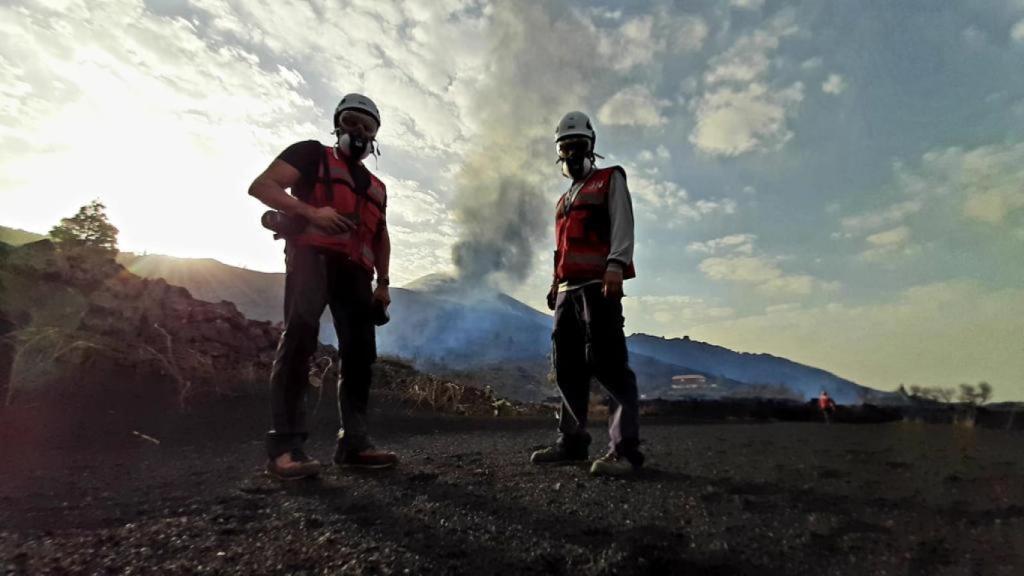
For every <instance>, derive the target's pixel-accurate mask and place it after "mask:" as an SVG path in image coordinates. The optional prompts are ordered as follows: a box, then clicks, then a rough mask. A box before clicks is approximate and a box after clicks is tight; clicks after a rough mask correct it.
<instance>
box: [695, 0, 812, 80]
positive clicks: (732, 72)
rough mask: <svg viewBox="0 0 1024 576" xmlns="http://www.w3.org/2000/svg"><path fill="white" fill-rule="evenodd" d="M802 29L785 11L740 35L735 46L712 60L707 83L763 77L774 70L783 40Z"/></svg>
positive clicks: (705, 76) (788, 12)
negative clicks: (774, 63)
mask: <svg viewBox="0 0 1024 576" xmlns="http://www.w3.org/2000/svg"><path fill="white" fill-rule="evenodd" d="M799 30H800V29H799V27H798V26H797V25H796V23H795V22H794V14H793V12H790V11H784V12H782V13H780V14H779V15H777V16H775V17H773V18H772V19H771V20H769V21H768V22H767V23H766V24H765V26H763V27H762V28H760V29H758V30H755V31H754V32H751V33H749V34H745V35H743V36H740V37H739V38H737V39H736V41H735V42H734V43H733V45H732V46H730V47H729V48H728V49H726V50H725V51H724V52H722V53H721V54H718V55H716V56H714V57H712V58H711V60H710V61H709V63H708V70H707V71H706V72H705V73H704V82H705V84H707V85H709V86H713V85H716V84H720V83H722V82H736V83H746V82H752V81H754V80H757V79H760V78H763V77H764V76H765V75H767V73H768V72H769V71H770V69H771V66H772V58H773V57H774V55H775V52H776V50H778V48H779V44H780V43H781V41H782V39H783V38H786V37H788V36H792V35H794V34H796V33H797V32H799Z"/></svg>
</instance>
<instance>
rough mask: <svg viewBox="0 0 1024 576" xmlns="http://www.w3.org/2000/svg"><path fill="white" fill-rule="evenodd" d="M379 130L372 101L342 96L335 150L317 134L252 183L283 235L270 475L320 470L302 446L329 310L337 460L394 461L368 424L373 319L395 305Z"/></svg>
mask: <svg viewBox="0 0 1024 576" xmlns="http://www.w3.org/2000/svg"><path fill="white" fill-rule="evenodd" d="M379 127H380V113H379V112H378V111H377V106H376V105H374V103H373V101H372V100H370V99H369V98H367V97H366V96H363V95H361V94H348V95H346V96H345V97H344V98H342V99H341V102H339V103H338V106H337V108H336V109H335V111H334V133H335V135H336V136H337V142H336V143H335V144H334V145H333V146H324V145H322V144H321V143H320V142H317V141H316V140H307V141H304V142H298V143H295V144H292V145H291V146H289V147H288V148H286V149H285V150H284V151H283V152H281V154H280V155H278V157H277V159H275V160H274V161H273V162H272V163H271V164H270V166H269V167H268V168H267V169H266V170H264V171H263V173H262V174H260V175H259V176H257V177H256V179H255V180H254V181H253V183H252V185H251V186H250V187H249V194H251V195H252V196H255V197H256V198H258V199H259V200H260V201H262V202H263V203H264V204H266V205H267V206H270V207H271V208H273V209H275V210H276V211H277V212H268V213H267V214H265V215H264V225H265V226H267V227H269V228H271V229H273V230H275V231H276V232H277V233H278V235H279V236H283V237H284V238H285V240H286V245H285V255H286V264H287V273H286V280H285V297H284V300H285V302H284V309H285V318H284V333H283V334H282V335H281V341H280V342H279V344H278V347H277V353H276V355H275V358H274V367H273V370H272V372H271V376H270V393H271V413H272V423H273V428H272V429H271V430H270V432H268V434H267V456H268V458H269V461H268V463H267V472H268V473H269V474H271V475H273V476H276V477H278V478H282V479H295V478H304V477H307V476H313V475H316V474H317V473H318V472H319V470H320V463H319V462H317V461H316V460H314V459H312V458H310V457H309V456H308V455H306V453H305V452H304V451H303V445H304V443H305V440H306V437H307V435H308V431H307V424H306V411H305V395H306V392H307V389H308V385H309V380H308V378H309V359H310V357H311V356H312V354H313V353H314V352H315V351H316V348H317V336H318V334H319V329H320V316H321V315H322V314H323V311H324V307H325V306H330V309H331V315H332V316H333V318H334V328H335V330H336V331H337V334H338V342H339V347H340V350H339V356H340V359H341V368H340V372H339V378H338V412H339V416H340V419H341V428H340V430H339V433H338V445H337V450H336V452H335V455H334V462H335V463H336V464H339V465H342V466H355V467H365V468H387V467H391V466H394V465H395V464H396V463H397V461H398V458H397V456H396V455H395V454H393V453H391V452H382V451H378V450H375V449H374V448H373V446H372V445H371V444H370V442H369V438H368V436H367V430H366V408H367V402H368V399H369V391H370V380H371V371H370V367H371V365H372V364H373V362H374V361H375V360H376V357H377V349H376V334H375V324H381V323H383V322H385V321H386V319H387V306H388V304H390V302H391V297H390V295H389V293H388V265H389V261H390V258H391V240H390V238H389V236H388V229H387V225H386V222H385V211H386V208H387V193H386V190H385V187H384V183H383V182H381V181H380V180H378V179H377V177H376V176H374V175H373V174H371V173H370V171H369V170H367V168H366V166H364V165H363V160H364V159H365V158H366V157H367V156H368V155H370V154H371V153H374V152H375V151H376V148H375V145H374V142H375V138H376V135H377V129H378V128H379ZM289 189H290V190H291V194H289V193H288V192H287V190H289ZM375 271H376V275H377V287H376V289H373V288H372V284H371V283H372V279H373V275H374V272H375Z"/></svg>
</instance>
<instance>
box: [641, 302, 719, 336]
mask: <svg viewBox="0 0 1024 576" xmlns="http://www.w3.org/2000/svg"><path fill="white" fill-rule="evenodd" d="M622 308H623V316H625V317H626V330H627V331H628V332H644V333H647V334H659V335H661V334H663V335H668V336H682V335H684V334H686V333H687V330H688V329H689V328H690V327H691V326H693V325H695V324H703V323H707V322H715V321H720V320H724V319H728V318H732V317H734V316H735V315H736V311H735V310H733V309H732V308H730V307H728V306H722V305H721V304H720V303H718V302H717V301H708V300H704V299H702V298H697V297H692V296H630V297H628V298H625V299H623V300H622Z"/></svg>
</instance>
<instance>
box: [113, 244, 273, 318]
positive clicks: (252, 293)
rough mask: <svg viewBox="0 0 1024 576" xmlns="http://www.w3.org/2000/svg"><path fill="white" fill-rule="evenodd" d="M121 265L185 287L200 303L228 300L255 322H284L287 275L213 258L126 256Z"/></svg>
mask: <svg viewBox="0 0 1024 576" xmlns="http://www.w3.org/2000/svg"><path fill="white" fill-rule="evenodd" d="M117 262H118V263H119V264H121V265H122V266H124V267H125V268H127V269H128V271H129V272H131V273H133V274H135V275H137V276H142V277H143V278H163V279H164V280H167V282H169V283H171V284H174V285H175V286H184V287H185V288H188V291H189V292H190V293H191V294H192V295H193V296H194V297H196V298H198V299H199V300H206V301H209V302H218V301H220V300H228V301H230V302H234V304H235V306H237V307H238V309H239V310H241V311H242V313H243V314H245V315H246V316H248V317H249V318H252V319H253V320H269V321H271V322H280V321H281V317H282V306H283V304H282V302H283V301H284V274H274V273H267V272H257V271H254V270H245V269H243V268H236V267H234V266H228V265H227V264H223V263H221V262H219V261H217V260H214V259H212V258H175V257H172V256H162V255H159V254H145V255H139V254H133V253H131V252H122V253H121V254H119V255H118V257H117Z"/></svg>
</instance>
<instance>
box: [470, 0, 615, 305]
mask: <svg viewBox="0 0 1024 576" xmlns="http://www.w3.org/2000/svg"><path fill="white" fill-rule="evenodd" d="M491 27H492V34H491V37H492V39H493V45H492V47H491V54H490V59H489V61H490V62H491V69H490V70H488V72H487V75H486V81H485V84H484V85H482V86H481V87H480V90H479V91H478V93H477V94H476V95H475V97H474V99H473V108H472V110H473V117H472V118H471V119H470V120H471V121H472V122H473V124H475V127H476V132H475V135H474V136H473V137H472V138H471V142H470V147H469V150H470V151H471V152H470V153H469V155H468V157H467V159H466V162H465V164H464V165H463V166H462V169H461V171H460V172H459V174H458V176H457V178H456V194H455V210H456V215H455V217H456V220H457V221H458V222H459V224H460V225H461V229H462V234H461V236H460V238H459V240H458V241H457V242H456V244H455V246H454V247H453V249H452V259H453V261H454V263H455V266H456V268H457V270H458V275H459V279H460V281H461V282H462V283H463V284H464V285H467V286H480V285H483V284H485V283H486V282H487V281H488V280H490V279H491V278H492V277H494V276H495V275H500V276H501V280H502V281H504V282H512V283H519V282H522V281H524V280H525V279H526V278H527V277H528V276H529V274H530V272H531V268H532V265H533V262H534V254H535V251H536V250H537V249H538V247H539V245H540V244H542V243H543V242H546V241H548V240H549V236H548V235H547V234H546V233H545V231H546V230H548V229H549V228H551V227H552V226H553V219H554V216H553V214H554V203H555V200H556V199H557V194H558V192H559V187H560V186H561V185H562V184H563V182H562V181H561V176H560V175H559V174H560V173H559V170H558V167H557V166H555V165H554V152H553V150H554V147H553V144H552V136H553V134H554V127H555V124H556V123H557V122H558V119H559V118H560V117H561V115H562V114H564V113H565V112H568V111H569V110H573V109H578V108H583V109H585V106H583V105H582V104H583V103H584V102H585V98H586V96H587V92H588V90H587V81H588V78H590V77H591V74H590V72H591V69H592V65H591V61H592V59H593V58H594V57H595V56H594V55H595V53H596V42H595V41H594V38H593V34H592V32H591V31H590V29H589V28H588V27H586V26H585V25H584V24H583V23H582V22H581V21H580V20H579V18H578V17H577V16H576V15H575V14H573V13H572V12H570V11H568V10H566V9H565V8H563V7H561V6H559V5H557V4H553V3H548V4H544V5H525V4H521V3H515V2H512V1H511V0H506V1H501V2H499V3H498V4H497V5H495V6H494V11H493V14H492V19H491Z"/></svg>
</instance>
